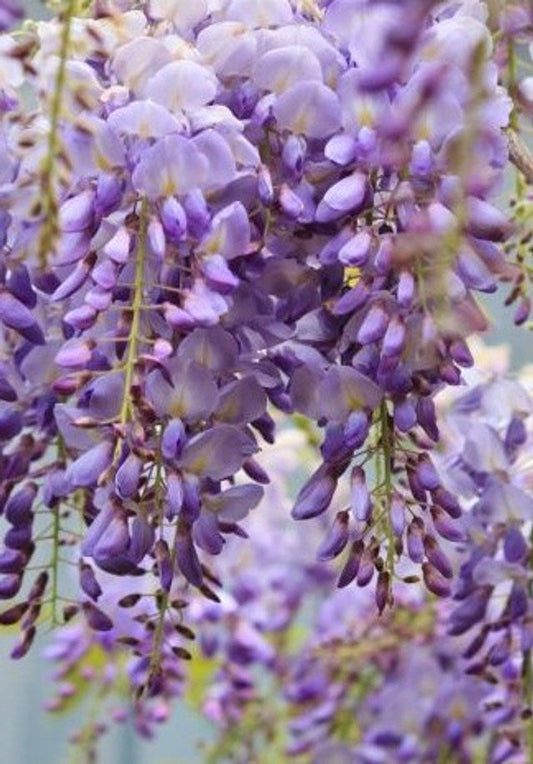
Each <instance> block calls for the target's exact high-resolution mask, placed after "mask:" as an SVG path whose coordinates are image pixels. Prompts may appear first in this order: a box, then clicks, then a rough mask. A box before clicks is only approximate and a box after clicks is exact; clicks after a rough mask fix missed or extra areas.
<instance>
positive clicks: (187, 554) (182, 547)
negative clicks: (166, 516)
mask: <svg viewBox="0 0 533 764" xmlns="http://www.w3.org/2000/svg"><path fill="white" fill-rule="evenodd" d="M176 561H177V564H178V567H179V569H180V570H181V572H182V573H183V575H184V576H185V578H186V579H187V581H189V583H191V584H192V585H193V586H198V587H200V586H202V583H203V575H202V568H201V565H200V560H199V559H198V555H197V554H196V549H195V548H194V544H193V542H192V538H191V536H190V533H189V532H188V531H187V530H186V529H183V530H181V531H180V533H179V534H178V538H177V540H176Z"/></svg>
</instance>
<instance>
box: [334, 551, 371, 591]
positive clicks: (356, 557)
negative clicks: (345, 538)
mask: <svg viewBox="0 0 533 764" xmlns="http://www.w3.org/2000/svg"><path fill="white" fill-rule="evenodd" d="M364 548H365V547H364V544H363V542H362V541H354V542H353V544H352V546H351V549H350V552H349V554H348V557H347V559H346V563H345V564H344V568H343V569H342V571H341V574H340V576H339V580H338V582H337V586H338V587H339V589H342V588H343V587H345V586H348V584H350V583H351V582H352V581H353V580H354V578H355V577H356V576H357V573H358V571H359V565H360V564H361V557H362V554H363V551H364Z"/></svg>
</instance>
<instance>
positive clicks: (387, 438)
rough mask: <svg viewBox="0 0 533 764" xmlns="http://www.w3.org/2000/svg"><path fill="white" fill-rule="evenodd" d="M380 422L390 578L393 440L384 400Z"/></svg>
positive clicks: (391, 562) (391, 570) (392, 563)
mask: <svg viewBox="0 0 533 764" xmlns="http://www.w3.org/2000/svg"><path fill="white" fill-rule="evenodd" d="M380 422H381V445H382V449H383V461H384V470H385V501H386V507H385V522H386V527H387V537H388V541H389V544H388V549H387V562H388V568H389V573H390V574H391V578H392V576H393V575H394V531H393V528H392V521H391V515H390V507H391V501H392V464H393V462H394V440H393V438H392V437H391V434H392V433H391V429H390V426H389V412H388V411H387V402H386V400H385V399H383V400H382V401H381V406H380Z"/></svg>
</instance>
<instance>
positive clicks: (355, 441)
mask: <svg viewBox="0 0 533 764" xmlns="http://www.w3.org/2000/svg"><path fill="white" fill-rule="evenodd" d="M369 429H370V422H369V419H368V415H367V414H366V413H365V412H364V411H361V410H359V411H352V412H351V414H350V415H349V417H348V419H347V420H346V424H345V425H344V442H345V443H346V446H347V447H348V448H349V449H350V450H352V451H354V450H355V449H357V448H359V447H360V446H362V445H363V443H364V442H365V440H366V439H367V436H368V431H369Z"/></svg>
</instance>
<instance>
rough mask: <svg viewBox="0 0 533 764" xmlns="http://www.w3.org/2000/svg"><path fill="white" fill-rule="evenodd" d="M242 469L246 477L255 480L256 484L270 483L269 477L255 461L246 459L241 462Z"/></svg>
mask: <svg viewBox="0 0 533 764" xmlns="http://www.w3.org/2000/svg"><path fill="white" fill-rule="evenodd" d="M242 468H243V470H244V471H245V472H246V474H247V475H248V477H249V478H251V479H252V480H255V481H256V483H262V484H263V485H267V484H268V483H270V477H269V476H268V474H267V473H266V472H265V470H264V469H263V468H262V467H261V465H260V464H259V462H257V461H256V460H255V459H252V458H250V459H246V461H245V462H243V465H242Z"/></svg>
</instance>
